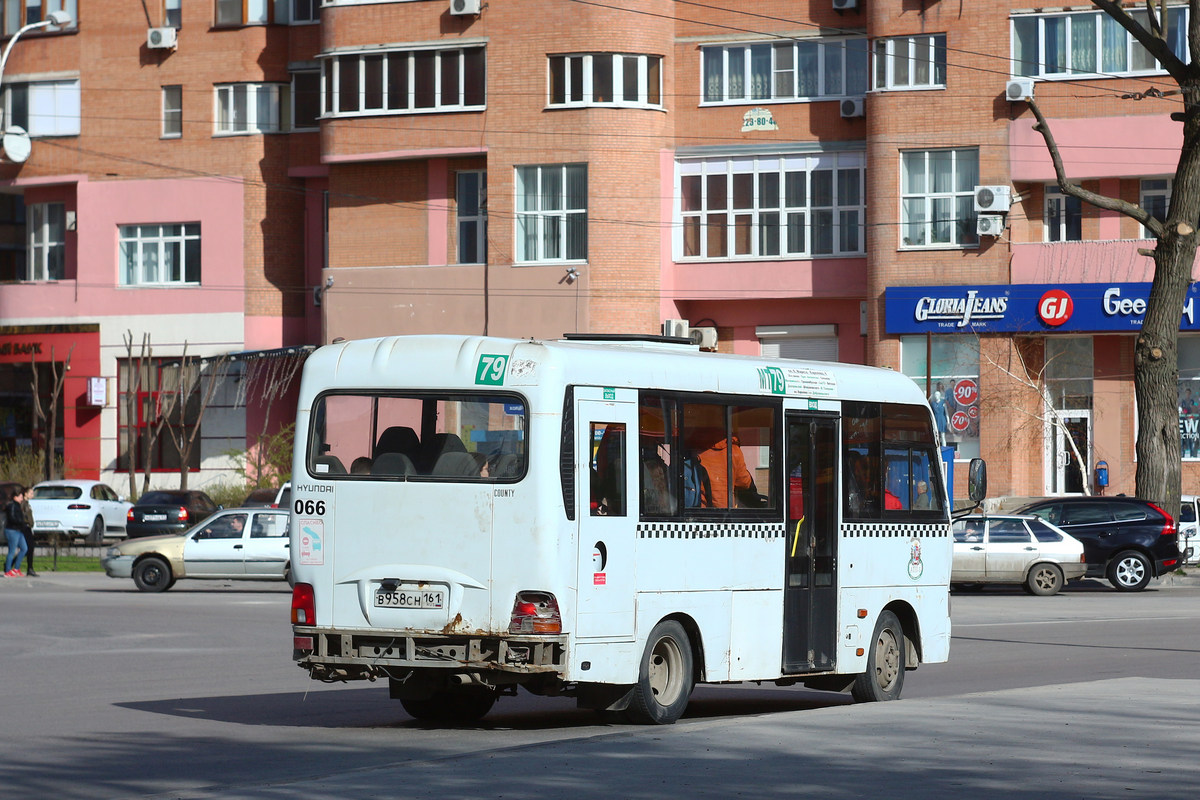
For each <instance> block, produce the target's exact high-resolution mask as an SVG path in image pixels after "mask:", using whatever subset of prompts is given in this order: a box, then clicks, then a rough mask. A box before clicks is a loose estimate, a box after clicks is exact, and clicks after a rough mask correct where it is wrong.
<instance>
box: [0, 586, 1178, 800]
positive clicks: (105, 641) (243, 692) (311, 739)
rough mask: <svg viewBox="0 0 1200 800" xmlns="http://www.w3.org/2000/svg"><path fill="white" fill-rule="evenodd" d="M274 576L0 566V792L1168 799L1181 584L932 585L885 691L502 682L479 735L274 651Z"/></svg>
mask: <svg viewBox="0 0 1200 800" xmlns="http://www.w3.org/2000/svg"><path fill="white" fill-rule="evenodd" d="M288 601H289V593H288V590H287V588H286V586H285V585H282V584H265V583H264V584H255V583H241V584H232V583H200V582H192V583H190V584H189V583H187V582H181V583H180V584H178V585H177V586H176V587H175V588H174V589H172V590H171V591H169V592H167V593H165V594H161V595H148V594H143V593H139V592H137V591H136V590H134V589H133V586H132V583H131V582H127V581H114V580H110V579H108V578H105V577H104V576H102V575H56V576H46V577H43V578H39V579H5V580H2V581H0V642H2V643H3V644H0V686H2V687H3V690H2V691H3V694H2V696H0V797H5V798H7V797H12V798H48V797H55V798H124V797H129V798H151V797H152V798H221V799H223V800H224V799H226V798H264V799H266V798H291V797H300V796H302V797H304V798H314V799H319V798H355V799H356V800H358V799H360V798H375V797H379V798H385V797H386V798H425V797H428V798H442V799H443V800H445V798H458V797H467V796H472V797H517V796H520V797H547V798H556V797H577V798H601V797H603V798H606V799H608V798H621V797H630V798H642V797H645V798H651V797H654V798H662V797H664V796H665V797H683V796H687V797H712V798H725V797H740V796H745V797H764V796H766V797H809V796H811V797H817V796H820V797H822V798H856V797H880V796H889V797H900V798H930V797H966V796H970V797H971V798H972V800H976V799H977V798H992V797H995V798H1001V797H1003V798H1025V797H1028V798H1046V797H1056V798H1057V797H1065V798H1115V797H1123V798H1129V797H1147V798H1188V800H1193V798H1194V797H1196V796H1197V794H1198V789H1197V785H1198V783H1200V782H1198V781H1197V780H1196V778H1195V777H1194V773H1195V763H1196V755H1197V753H1200V672H1198V668H1197V664H1200V658H1198V655H1200V580H1197V579H1188V580H1185V581H1176V582H1173V584H1172V585H1163V584H1162V583H1161V582H1156V583H1154V584H1152V585H1151V589H1150V590H1148V591H1146V592H1143V593H1139V594H1135V595H1127V594H1118V593H1116V592H1114V591H1112V590H1111V589H1109V588H1107V587H1106V585H1104V584H1099V583H1085V584H1083V585H1081V586H1072V587H1069V588H1068V589H1067V590H1066V591H1065V592H1063V593H1062V594H1060V595H1059V596H1057V597H1052V598H1034V597H1029V596H1027V595H1025V594H1023V593H1022V592H1020V591H1015V590H1014V591H1009V590H989V591H987V592H985V593H982V594H955V595H954V596H953V599H952V609H953V617H954V641H953V644H952V647H951V661H950V662H949V663H947V664H940V665H925V666H922V667H921V669H919V670H918V671H916V672H910V673H908V676H907V681H906V684H905V690H904V697H905V699H904V700H902V701H900V702H897V703H882V704H866V705H856V704H853V703H851V702H850V701H849V698H848V697H847V696H844V695H834V694H826V693H820V692H810V691H807V690H803V689H779V688H776V687H762V688H759V687H754V686H730V687H699V688H698V689H697V690H696V692H695V694H694V695H693V700H692V704H691V706H690V708H689V712H688V714H687V716H685V718H684V719H683V720H681V721H680V722H679V723H678V724H676V725H674V726H670V727H661V728H644V727H636V726H628V725H619V724H607V723H605V722H604V721H602V720H600V719H599V718H598V717H597V715H595V714H593V713H592V712H588V711H580V710H578V709H576V708H575V707H574V704H573V702H572V701H571V700H569V699H555V698H537V697H532V696H530V695H522V696H520V697H518V698H515V699H510V698H502V699H501V701H500V703H498V704H497V706H496V708H495V709H494V710H493V711H492V713H491V714H489V715H488V717H486V718H485V720H484V721H483V723H482V724H480V725H479V726H478V727H475V728H470V729H437V728H430V727H426V726H423V725H421V724H419V723H417V722H415V721H413V720H412V719H410V718H409V717H408V716H407V715H406V714H405V713H404V711H403V710H402V709H401V707H400V705H399V704H398V703H395V702H393V701H390V700H388V698H387V687H386V686H384V685H382V684H350V685H345V686H326V685H323V684H318V683H314V682H313V681H311V680H309V679H308V677H307V676H306V675H305V674H304V673H303V672H302V671H301V670H299V669H298V668H297V667H295V666H294V665H293V664H292V662H291V659H290V653H291V631H290V628H289V626H288V624H287V617H288V607H289V602H288Z"/></svg>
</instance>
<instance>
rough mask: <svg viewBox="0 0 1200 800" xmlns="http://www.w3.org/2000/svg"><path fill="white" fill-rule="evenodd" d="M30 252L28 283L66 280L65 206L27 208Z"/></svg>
mask: <svg viewBox="0 0 1200 800" xmlns="http://www.w3.org/2000/svg"><path fill="white" fill-rule="evenodd" d="M25 210H26V216H25V218H26V231H27V235H28V242H29V248H28V252H27V256H26V263H27V264H28V265H29V274H28V275H27V279H28V280H31V281H61V280H62V279H63V278H65V277H66V260H67V225H66V215H67V212H66V206H65V205H63V204H62V203H33V204H31V205H29V206H26V209H25Z"/></svg>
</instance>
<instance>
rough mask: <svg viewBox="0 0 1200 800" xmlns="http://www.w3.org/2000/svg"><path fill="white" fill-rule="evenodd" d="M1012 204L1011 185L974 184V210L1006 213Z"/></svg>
mask: <svg viewBox="0 0 1200 800" xmlns="http://www.w3.org/2000/svg"><path fill="white" fill-rule="evenodd" d="M1011 205H1012V187H1011V186H976V187H975V210H976V211H985V212H989V213H992V214H1007V213H1008V208H1009V206H1011Z"/></svg>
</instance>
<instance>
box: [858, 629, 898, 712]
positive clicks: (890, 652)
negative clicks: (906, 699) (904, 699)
mask: <svg viewBox="0 0 1200 800" xmlns="http://www.w3.org/2000/svg"><path fill="white" fill-rule="evenodd" d="M904 663H905V658H904V628H902V627H901V626H900V620H898V619H897V618H896V615H895V614H893V613H892V612H891V611H884V612H883V613H882V614H880V615H879V621H878V622H876V623H875V633H874V635H873V636H872V637H871V641H870V642H869V643H868V644H867V671H866V672H863V673H861V674H860V675H859V676H858V677H856V678H855V679H854V685H853V686H852V687H851V688H850V694H851V695H853V696H854V699H855V700H857V701H858V702H860V703H869V702H876V701H879V700H899V699H900V690H901V689H903V688H904Z"/></svg>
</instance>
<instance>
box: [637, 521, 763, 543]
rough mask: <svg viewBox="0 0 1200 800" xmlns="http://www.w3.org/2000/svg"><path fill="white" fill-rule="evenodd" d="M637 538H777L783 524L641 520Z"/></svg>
mask: <svg viewBox="0 0 1200 800" xmlns="http://www.w3.org/2000/svg"><path fill="white" fill-rule="evenodd" d="M637 532H638V538H639V539H778V538H780V537H782V536H783V525H782V524H781V523H775V522H753V523H736V522H733V523H723V522H643V523H641V524H639V525H638V526H637Z"/></svg>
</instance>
